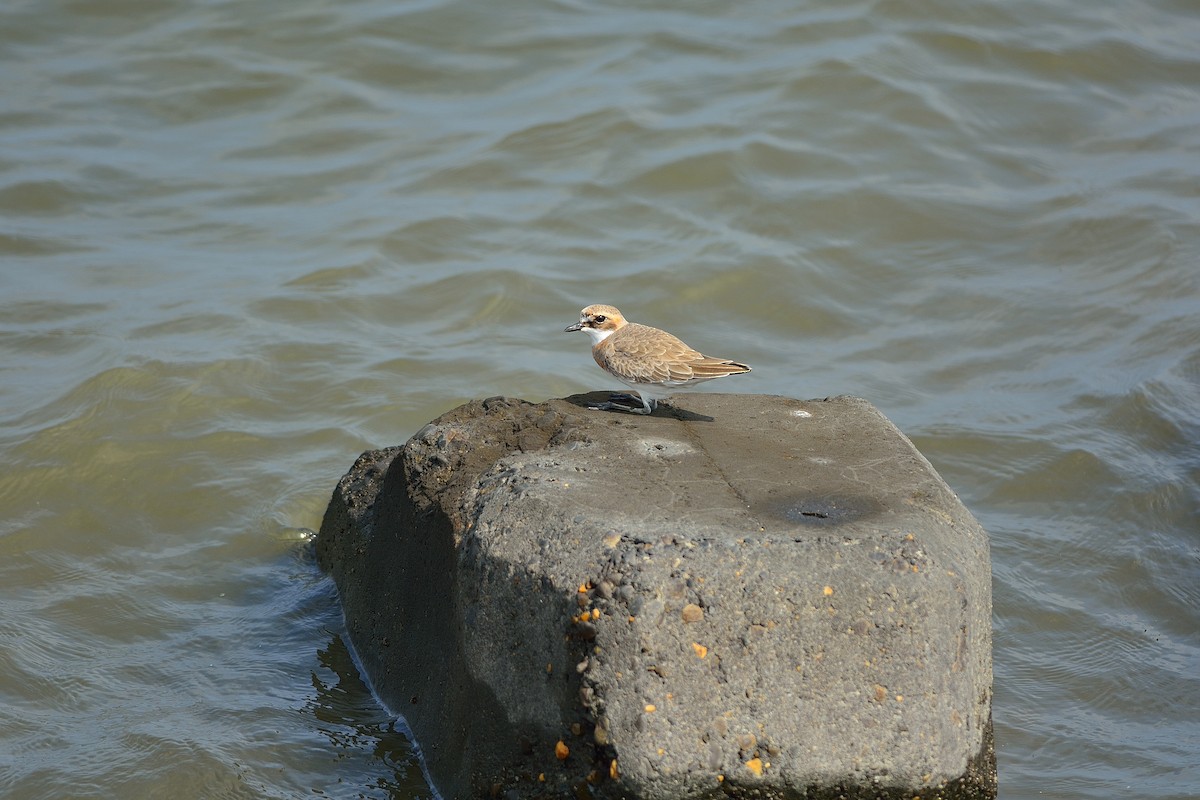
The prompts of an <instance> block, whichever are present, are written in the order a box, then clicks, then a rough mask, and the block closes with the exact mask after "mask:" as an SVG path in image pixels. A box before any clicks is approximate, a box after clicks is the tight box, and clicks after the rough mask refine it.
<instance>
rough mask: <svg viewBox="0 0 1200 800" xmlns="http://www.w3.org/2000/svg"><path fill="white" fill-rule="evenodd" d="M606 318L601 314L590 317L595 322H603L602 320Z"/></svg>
mask: <svg viewBox="0 0 1200 800" xmlns="http://www.w3.org/2000/svg"><path fill="white" fill-rule="evenodd" d="M606 319H608V318H607V317H605V316H604V315H603V314H597V315H596V316H594V317H592V320H593V321H595V322H604V320H606Z"/></svg>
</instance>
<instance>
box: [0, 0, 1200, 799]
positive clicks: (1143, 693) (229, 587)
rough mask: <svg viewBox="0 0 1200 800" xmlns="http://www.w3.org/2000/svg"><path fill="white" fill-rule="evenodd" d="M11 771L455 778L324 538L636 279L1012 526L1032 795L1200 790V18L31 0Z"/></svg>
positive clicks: (205, 792) (151, 793)
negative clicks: (425, 763)
mask: <svg viewBox="0 0 1200 800" xmlns="http://www.w3.org/2000/svg"><path fill="white" fill-rule="evenodd" d="M0 20H3V22H4V25H3V26H0V65H2V67H3V70H4V75H5V89H6V91H5V95H4V99H3V100H2V101H0V133H2V135H0V260H2V264H3V266H0V351H2V357H0V371H2V375H0V448H2V455H3V462H4V465H5V466H4V469H3V470H0V604H2V608H3V610H4V613H3V614H2V615H0V642H2V644H3V646H0V722H3V725H0V731H2V732H0V752H5V753H8V754H10V756H11V759H10V760H9V761H4V760H3V759H0V790H2V791H0V794H3V795H4V796H6V797H12V798H18V799H21V798H35V797H36V798H40V797H58V796H76V797H84V796H93V797H111V796H123V797H141V796H145V797H155V796H205V797H237V798H242V797H281V798H282V797H289V798H290V797H295V796H300V795H306V794H320V795H325V796H331V797H346V798H357V797H379V798H405V799H406V800H407V798H416V797H421V798H428V797H430V796H431V792H430V790H429V788H428V787H427V786H426V785H425V783H424V780H423V778H422V777H421V771H420V769H419V767H418V766H417V764H416V761H415V759H414V757H413V755H412V752H413V751H412V748H411V746H410V744H409V743H408V742H407V740H406V739H405V737H404V736H403V733H402V731H403V729H402V728H399V727H397V723H396V721H395V720H394V719H392V718H391V717H390V716H389V715H388V714H387V712H386V711H385V710H384V709H382V708H380V707H379V706H378V705H377V704H376V703H375V702H374V700H373V699H372V698H371V697H370V694H369V692H368V690H367V689H366V688H365V687H364V686H363V685H362V683H361V682H360V680H359V679H358V677H357V673H356V671H355V670H354V668H353V664H352V662H351V660H350V658H349V656H348V654H347V653H346V651H345V648H344V646H343V645H342V638H341V633H340V631H341V624H342V623H341V616H340V612H339V609H338V607H337V604H336V600H335V597H334V595H333V593H332V587H331V585H330V584H329V582H328V581H327V580H325V578H324V577H323V576H322V575H320V574H319V573H318V572H317V570H316V569H315V567H314V566H313V565H312V563H311V562H310V561H309V560H307V558H306V556H305V555H304V554H305V549H306V545H305V544H304V542H305V540H306V535H305V531H306V530H311V529H315V528H316V527H318V526H319V524H320V518H321V514H322V512H323V510H324V506H325V503H326V502H327V500H328V498H329V493H330V491H331V490H332V488H333V485H334V483H335V482H336V480H337V478H338V477H339V476H340V475H341V474H342V472H344V471H345V469H347V468H348V467H349V465H350V464H351V463H352V462H353V459H354V458H355V457H356V456H357V455H358V453H359V452H361V451H362V450H365V449H368V448H371V447H377V446H383V445H390V444H396V443H399V442H402V441H403V440H404V439H405V438H407V436H409V435H410V434H411V433H412V432H413V431H415V430H417V429H418V428H420V427H421V426H422V425H423V424H424V423H425V422H427V421H428V420H429V419H431V418H433V417H435V416H437V415H438V414H440V413H442V412H443V411H445V410H447V409H448V408H450V407H451V406H453V405H455V404H457V403H459V402H462V401H464V400H466V399H469V398H472V397H477V396H487V395H494V394H509V395H517V396H521V397H525V398H527V399H531V400H539V399H543V398H546V397H551V396H562V395H565V394H570V393H574V392H578V391H584V390H590V389H606V388H613V387H609V386H607V385H603V384H602V374H601V373H599V372H597V371H596V370H595V367H594V365H592V364H591V362H590V359H588V358H587V355H586V353H581V351H580V350H579V348H578V346H577V343H573V342H572V341H571V340H570V339H569V337H564V336H561V335H560V332H561V330H562V328H563V326H564V325H566V324H567V323H569V322H571V321H572V320H573V319H574V318H575V316H576V315H577V313H578V309H579V308H581V307H583V306H584V305H586V304H588V303H592V302H608V303H614V304H616V305H618V306H619V307H621V308H622V309H625V310H626V311H628V312H629V313H630V315H631V316H633V317H634V318H636V319H640V320H642V321H644V322H646V323H648V324H652V325H656V326H659V327H663V328H666V329H669V330H672V331H675V332H677V333H679V334H680V335H681V336H683V338H685V339H686V340H687V341H689V342H692V343H694V344H695V345H696V346H697V347H700V348H701V349H706V350H712V351H719V352H731V353H738V354H740V356H739V357H742V358H745V359H746V360H747V361H748V362H749V363H752V364H754V365H755V371H754V373H753V374H752V375H750V376H747V378H746V380H747V381H748V383H747V384H745V385H744V386H743V387H739V388H740V389H743V390H745V391H750V392H764V393H775V394H784V395H790V396H795V397H800V398H809V397H824V396H829V395H837V394H857V395H861V396H864V397H866V398H868V399H870V400H871V401H873V402H874V403H875V404H876V405H878V406H879V407H880V408H881V409H882V410H883V411H884V412H885V413H887V414H888V415H889V416H890V417H891V418H892V419H893V420H895V421H896V422H897V424H898V425H900V427H901V428H903V429H904V430H905V431H906V432H907V433H909V434H910V435H911V436H912V438H913V439H914V441H915V442H916V443H917V445H918V447H920V448H921V450H922V451H923V452H924V453H925V454H926V455H927V456H928V457H929V458H930V460H931V461H932V462H933V463H934V465H935V466H936V467H937V468H938V469H939V470H940V471H941V472H942V474H943V476H944V477H946V479H947V480H948V482H949V483H950V484H951V485H952V486H953V487H954V488H955V489H956V491H958V492H959V493H960V495H961V496H962V497H963V499H964V501H965V502H966V503H967V505H968V507H970V508H971V509H972V510H973V511H974V512H975V513H976V515H977V516H978V517H979V518H980V520H981V521H982V522H983V523H984V525H985V527H987V528H988V530H989V531H990V532H991V534H992V545H993V566H994V569H995V612H996V631H995V645H996V652H995V661H996V687H995V698H996V699H995V718H996V741H997V750H998V760H999V768H1000V782H1001V795H1002V797H1005V798H1020V797H1034V796H1038V797H1041V796H1053V797H1058V798H1110V797H1113V796H1119V795H1121V796H1124V795H1129V796H1137V797H1153V798H1183V797H1194V796H1196V795H1198V794H1200V778H1197V777H1196V774H1195V768H1194V764H1195V763H1196V762H1197V761H1198V760H1200V744H1198V742H1200V723H1197V722H1196V720H1200V686H1198V685H1197V681H1198V680H1200V678H1198V677H1197V676H1200V624H1197V622H1198V615H1197V608H1200V588H1198V587H1200V558H1198V551H1197V540H1196V529H1197V522H1196V521H1197V519H1198V518H1200V445H1198V444H1197V443H1198V442H1200V422H1198V420H1200V271H1198V270H1197V269H1196V264H1197V263H1200V235H1198V234H1200V224H1198V222H1197V221H1198V220H1200V196H1198V195H1197V193H1196V191H1195V187H1196V186H1197V185H1198V183H1197V181H1198V180H1200V161H1197V159H1196V158H1195V153H1196V152H1197V150H1198V149H1200V147H1198V145H1200V134H1198V133H1197V131H1200V124H1198V123H1200V82H1198V81H1197V78H1198V76H1200V50H1197V49H1196V47H1195V42H1196V41H1200V17H1197V15H1196V13H1195V11H1194V10H1193V9H1192V8H1190V7H1188V6H1187V5H1186V4H1181V3H1178V2H1172V1H1171V0H1153V2H1148V3H1141V4H1127V3H1126V4H1122V3H1109V2H1102V3H1100V4H1099V5H1097V4H1094V3H1093V4H1086V5H1081V4H1068V3H1061V2H1040V3H1034V2H1029V1H1028V0H1018V2H1015V3H1012V2H1006V3H996V2H991V3H989V2H976V3H970V4H966V5H963V4H937V5H934V6H929V5H924V6H920V7H917V6H913V5H911V4H903V3H897V2H889V1H886V0H885V1H884V2H879V3H874V4H853V3H852V4H849V5H841V6H837V7H836V8H835V7H817V6H812V7H805V6H800V7H798V6H796V5H795V4H787V3H781V2H777V1H776V0H763V2H758V3H753V4H751V5H749V6H745V5H739V6H727V5H720V4H716V5H713V4H708V5H705V4H699V5H697V4H689V5H679V6H672V5H669V4H668V5H663V4H659V5H657V6H653V7H649V6H645V5H640V6H629V7H621V6H619V5H618V6H585V5H578V4H557V5H555V4H547V3H544V2H541V1H540V0H518V1H517V2H516V3H506V4H504V5H503V6H498V5H493V4H470V3H462V2H454V0H431V2H426V3H400V4H397V3H395V2H383V1H382V0H356V2H349V3H341V4H335V5H331V4H328V3H314V2H300V3H295V2H293V3H275V2H266V3H256V4H252V5H246V4H241V5H230V4H225V5H222V4H211V3H209V4H189V3H181V2H178V1H177V0H166V1H165V2H162V3H159V4H157V5H155V4H150V5H147V4H145V3H136V2H130V0H106V1H105V2H98V0H72V1H71V2H64V1H63V0H48V2H41V3H24V4H20V3H18V4H11V3H10V4H9V5H8V6H5V7H4V8H3V9H0Z"/></svg>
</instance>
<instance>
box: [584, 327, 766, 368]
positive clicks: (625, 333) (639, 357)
mask: <svg viewBox="0 0 1200 800" xmlns="http://www.w3.org/2000/svg"><path fill="white" fill-rule="evenodd" d="M593 355H594V356H595V358H596V363H598V364H599V365H600V366H601V367H602V368H603V369H607V370H609V371H610V372H614V373H616V374H617V375H620V376H621V377H622V378H624V379H626V380H630V381H635V382H638V383H682V382H684V381H690V380H707V379H709V378H719V377H721V376H722V375H732V374H735V373H738V372H749V370H750V368H749V367H747V366H746V365H745V364H738V363H736V362H733V361H728V360H725V359H720V358H710V357H709V356H706V355H704V354H703V353H700V352H699V351H697V350H693V349H692V348H690V347H688V346H687V345H686V344H684V343H683V342H682V341H681V340H680V339H679V338H678V337H675V336H672V335H671V334H669V333H667V332H666V331H661V330H659V329H658V328H651V327H650V326H648V325H639V324H637V323H636V322H631V323H629V324H628V325H625V326H624V327H622V328H621V329H620V330H618V331H617V332H616V333H614V334H613V335H612V336H609V337H608V338H607V339H605V340H604V341H603V342H601V343H600V344H598V345H597V346H596V347H595V349H594V351H593Z"/></svg>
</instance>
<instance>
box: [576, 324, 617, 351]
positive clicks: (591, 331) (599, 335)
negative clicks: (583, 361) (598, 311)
mask: <svg viewBox="0 0 1200 800" xmlns="http://www.w3.org/2000/svg"><path fill="white" fill-rule="evenodd" d="M581 330H582V331H583V332H584V333H586V334H587V335H588V336H590V337H591V339H592V347H595V346H596V345H598V344H600V343H601V342H603V341H604V340H605V339H607V338H608V337H609V336H611V335H612V331H602V330H598V329H596V328H581Z"/></svg>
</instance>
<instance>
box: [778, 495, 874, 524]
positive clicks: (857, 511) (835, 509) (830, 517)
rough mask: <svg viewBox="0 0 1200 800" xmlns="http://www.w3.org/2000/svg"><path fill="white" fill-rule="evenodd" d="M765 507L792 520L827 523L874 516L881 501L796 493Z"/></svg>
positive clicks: (794, 522)
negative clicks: (799, 495) (795, 495)
mask: <svg viewBox="0 0 1200 800" xmlns="http://www.w3.org/2000/svg"><path fill="white" fill-rule="evenodd" d="M765 510H766V511H767V512H768V513H770V514H771V515H773V516H775V517H782V518H783V519H785V520H787V521H788V522H791V523H793V524H797V525H805V526H809V527H824V526H834V525H840V524H842V523H844V522H850V521H852V520H856V519H862V518H863V517H868V516H871V515H872V514H875V513H877V512H878V511H879V504H878V503H876V502H875V501H874V500H871V499H869V498H864V497H793V498H790V499H788V500H783V501H780V502H776V503H772V504H770V505H768V506H767V508H766V509H765Z"/></svg>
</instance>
